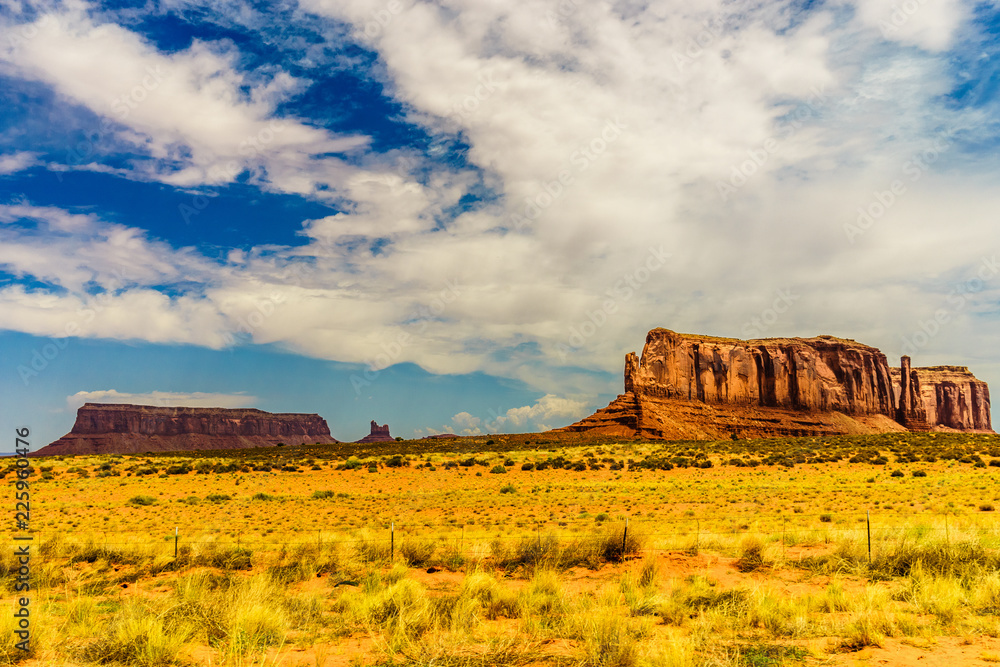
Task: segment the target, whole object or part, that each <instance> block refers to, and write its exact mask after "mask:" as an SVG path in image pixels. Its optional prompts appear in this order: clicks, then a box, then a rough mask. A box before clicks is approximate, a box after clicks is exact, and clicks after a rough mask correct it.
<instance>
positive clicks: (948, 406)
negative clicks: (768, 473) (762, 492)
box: [552, 329, 993, 440]
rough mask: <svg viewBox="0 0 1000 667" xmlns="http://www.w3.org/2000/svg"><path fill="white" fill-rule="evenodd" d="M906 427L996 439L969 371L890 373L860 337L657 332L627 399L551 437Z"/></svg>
mask: <svg viewBox="0 0 1000 667" xmlns="http://www.w3.org/2000/svg"><path fill="white" fill-rule="evenodd" d="M907 430H924V431H926V430H945V431H946V430H957V431H970V432H983V433H992V432H993V430H992V427H991V425H990V394H989V388H988V387H987V386H986V383H985V382H981V381H980V380H977V379H976V378H975V376H973V375H972V373H970V372H969V370H968V369H967V368H965V367H960V366H932V367H928V368H910V359H909V357H903V358H902V361H901V365H900V368H890V366H889V364H888V362H887V360H886V357H885V355H884V354H882V352H880V351H879V350H878V349H877V348H874V347H871V346H868V345H863V344H861V343H858V342H855V341H853V340H848V339H843V338H834V337H833V336H818V337H816V338H763V339H755V340H738V339H736V338H717V337H713V336H701V335H692V334H679V333H676V332H674V331H670V330H669V329H653V330H652V331H650V332H649V334H647V336H646V346H645V347H644V348H643V351H642V357H641V359H640V358H639V357H637V356H636V354H635V352H630V353H628V354H627V355H625V393H624V394H621V395H619V396H618V398H616V399H615V400H614V401H612V402H611V403H610V404H609V405H608V407H606V408H603V409H602V410H598V411H597V412H596V413H594V414H593V415H591V416H590V417H587V418H586V419H584V420H582V421H580V422H577V423H575V424H572V425H570V426H566V427H564V428H560V429H555V430H554V431H552V432H553V433H579V432H591V433H601V434H607V435H615V436H622V437H647V438H661V439H670V440H681V439H715V438H727V437H768V436H815V435H844V434H857V433H878V432H888V431H907Z"/></svg>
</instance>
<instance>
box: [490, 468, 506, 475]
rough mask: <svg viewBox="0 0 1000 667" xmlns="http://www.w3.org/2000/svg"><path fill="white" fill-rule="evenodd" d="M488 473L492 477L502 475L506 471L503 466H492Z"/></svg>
mask: <svg viewBox="0 0 1000 667" xmlns="http://www.w3.org/2000/svg"><path fill="white" fill-rule="evenodd" d="M490 472H491V473H492V474H494V475H502V474H504V473H506V472H507V469H506V468H504V467H503V466H493V467H492V468H490Z"/></svg>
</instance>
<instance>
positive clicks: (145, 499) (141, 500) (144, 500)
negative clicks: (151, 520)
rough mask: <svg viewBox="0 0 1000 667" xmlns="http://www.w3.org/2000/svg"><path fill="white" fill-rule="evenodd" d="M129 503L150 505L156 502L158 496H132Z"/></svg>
mask: <svg viewBox="0 0 1000 667" xmlns="http://www.w3.org/2000/svg"><path fill="white" fill-rule="evenodd" d="M126 502H127V503H128V504H129V505H136V506H139V507H145V506H149V505H155V504H156V498H154V497H153V496H132V497H131V498H129V499H128V500H127V501H126Z"/></svg>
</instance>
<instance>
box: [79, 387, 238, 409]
mask: <svg viewBox="0 0 1000 667" xmlns="http://www.w3.org/2000/svg"><path fill="white" fill-rule="evenodd" d="M256 402H257V397H255V396H246V395H243V394H217V393H211V392H203V391H195V392H172V391H149V392H145V393H141V394H134V393H129V392H120V391H118V390H116V389H104V390H100V391H78V392H76V393H75V394H73V395H72V396H67V397H66V406H67V407H68V408H69V409H70V410H71V411H75V410H77V409H78V408H79V407H80V406H82V405H83V404H84V403H130V404H132V405H152V406H156V407H189V408H252V407H254V404H255V403H256Z"/></svg>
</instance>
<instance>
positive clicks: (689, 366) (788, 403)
mask: <svg viewBox="0 0 1000 667" xmlns="http://www.w3.org/2000/svg"><path fill="white" fill-rule="evenodd" d="M626 366H631V368H633V369H634V371H633V373H634V375H633V377H632V379H631V385H632V387H633V391H635V392H638V393H641V394H646V395H651V396H659V397H663V398H682V399H687V400H698V401H701V402H704V403H712V404H732V405H740V406H747V407H753V406H761V407H774V408H785V409H792V410H808V411H819V412H831V411H837V412H842V413H845V414H852V415H876V414H878V415H885V416H888V417H895V404H894V401H893V393H892V380H891V377H890V373H889V364H888V362H887V361H886V358H885V355H884V354H882V353H881V352H880V351H879V350H877V349H876V348H874V347H870V346H868V345H862V344H861V343H857V342H855V341H852V340H844V339H840V338H834V337H832V336H819V337H817V338H764V339H758V340H738V339H735V338H717V337H711V336H696V335H690V334H678V333H675V332H673V331H670V330H668V329H653V330H652V331H650V332H649V334H648V335H647V336H646V346H645V348H644V349H643V351H642V359H641V361H639V363H635V361H634V360H632V361H626ZM628 384H629V382H626V385H628Z"/></svg>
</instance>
